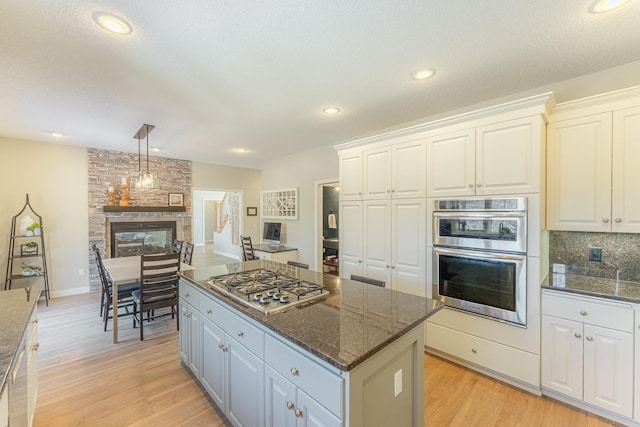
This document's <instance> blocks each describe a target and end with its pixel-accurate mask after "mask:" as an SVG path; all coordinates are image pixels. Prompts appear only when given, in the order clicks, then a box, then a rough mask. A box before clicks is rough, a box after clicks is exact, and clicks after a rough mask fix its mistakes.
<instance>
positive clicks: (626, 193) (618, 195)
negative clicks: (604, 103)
mask: <svg viewBox="0 0 640 427" xmlns="http://www.w3.org/2000/svg"><path fill="white" fill-rule="evenodd" d="M638 165H640V107H638V108H629V109H626V110H621V111H616V112H614V113H613V170H612V173H613V177H612V179H613V183H612V191H613V194H612V215H611V216H612V218H613V223H612V224H611V226H612V231H614V232H624V233H638V232H640V197H638V183H640V167H638Z"/></svg>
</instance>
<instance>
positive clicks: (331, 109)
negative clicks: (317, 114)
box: [322, 107, 340, 114]
mask: <svg viewBox="0 0 640 427" xmlns="http://www.w3.org/2000/svg"><path fill="white" fill-rule="evenodd" d="M322 112H323V113H325V114H338V113H339V112H340V109H339V108H338V107H327V108H323V109H322Z"/></svg>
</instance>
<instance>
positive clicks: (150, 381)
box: [35, 254, 615, 427]
mask: <svg viewBox="0 0 640 427" xmlns="http://www.w3.org/2000/svg"><path fill="white" fill-rule="evenodd" d="M205 258H206V254H204V255H202V256H201V257H200V258H199V259H200V260H205ZM194 265H197V263H196V257H195V256H194ZM99 302H100V294H99V293H91V294H84V295H77V296H71V297H63V298H56V299H53V300H51V301H50V304H49V307H46V306H44V304H41V305H40V306H39V307H38V309H39V310H40V314H39V323H38V334H39V338H38V339H39V342H40V347H39V350H38V358H39V360H38V363H39V369H38V373H39V380H38V384H39V392H38V405H37V408H36V416H35V425H36V426H52V427H53V426H61V427H62V426H64V427H67V426H96V427H100V426H109V427H112V426H213V427H218V426H227V425H229V424H226V423H225V420H224V417H222V416H221V415H220V414H219V413H218V412H217V411H216V410H215V409H214V408H213V406H212V405H211V403H210V402H209V400H208V399H207V398H206V396H205V394H204V392H203V391H202V390H201V389H200V388H199V387H198V386H197V385H196V384H195V382H194V381H193V379H192V378H191V376H190V375H189V374H187V372H186V370H185V369H184V368H182V367H181V366H180V362H179V355H178V334H177V332H176V324H175V320H170V318H169V317H166V318H161V319H158V320H155V321H153V322H151V323H147V324H145V340H144V341H140V340H139V336H138V329H135V330H134V329H133V327H132V325H131V318H130V317H124V318H122V319H121V322H120V331H119V332H120V339H121V342H120V343H118V344H116V345H114V344H113V342H112V337H113V335H112V333H111V322H109V327H108V331H107V332H103V330H102V327H103V326H102V321H101V318H100V317H99V315H98V311H99ZM147 325H148V326H147ZM424 363H425V379H424V382H425V425H427V426H465V427H468V426H554V427H555V426H588V427H596V426H609V425H615V424H612V423H608V422H606V421H604V420H603V419H601V418H598V417H595V416H592V415H588V414H586V413H584V412H581V411H577V410H574V409H572V408H570V407H568V406H565V405H562V404H560V403H557V402H555V401H553V400H550V399H545V398H540V397H537V396H534V395H531V394H529V393H525V392H523V391H520V390H518V389H516V388H513V387H511V386H508V385H505V384H503V383H501V382H499V381H495V380H493V379H490V378H488V377H485V376H483V375H480V374H477V373H475V372H473V371H471V370H468V369H465V368H462V367H460V366H457V365H454V364H451V363H449V362H446V361H444V360H442V359H439V358H436V357H433V356H429V355H425V362H424Z"/></svg>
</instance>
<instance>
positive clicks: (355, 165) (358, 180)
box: [339, 150, 362, 200]
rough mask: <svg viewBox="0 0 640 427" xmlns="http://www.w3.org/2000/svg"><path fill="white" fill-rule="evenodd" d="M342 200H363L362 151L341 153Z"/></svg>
mask: <svg viewBox="0 0 640 427" xmlns="http://www.w3.org/2000/svg"><path fill="white" fill-rule="evenodd" d="M339 159H340V160H339V162H340V200H362V151H361V150H350V151H345V152H341V153H339Z"/></svg>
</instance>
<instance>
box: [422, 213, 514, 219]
mask: <svg viewBox="0 0 640 427" xmlns="http://www.w3.org/2000/svg"><path fill="white" fill-rule="evenodd" d="M525 215H526V213H525V212H520V211H518V212H434V213H433V218H434V219H435V218H458V219H460V218H462V219H469V220H474V219H476V220H477V219H491V218H500V219H508V218H513V219H517V218H524V217H525Z"/></svg>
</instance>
